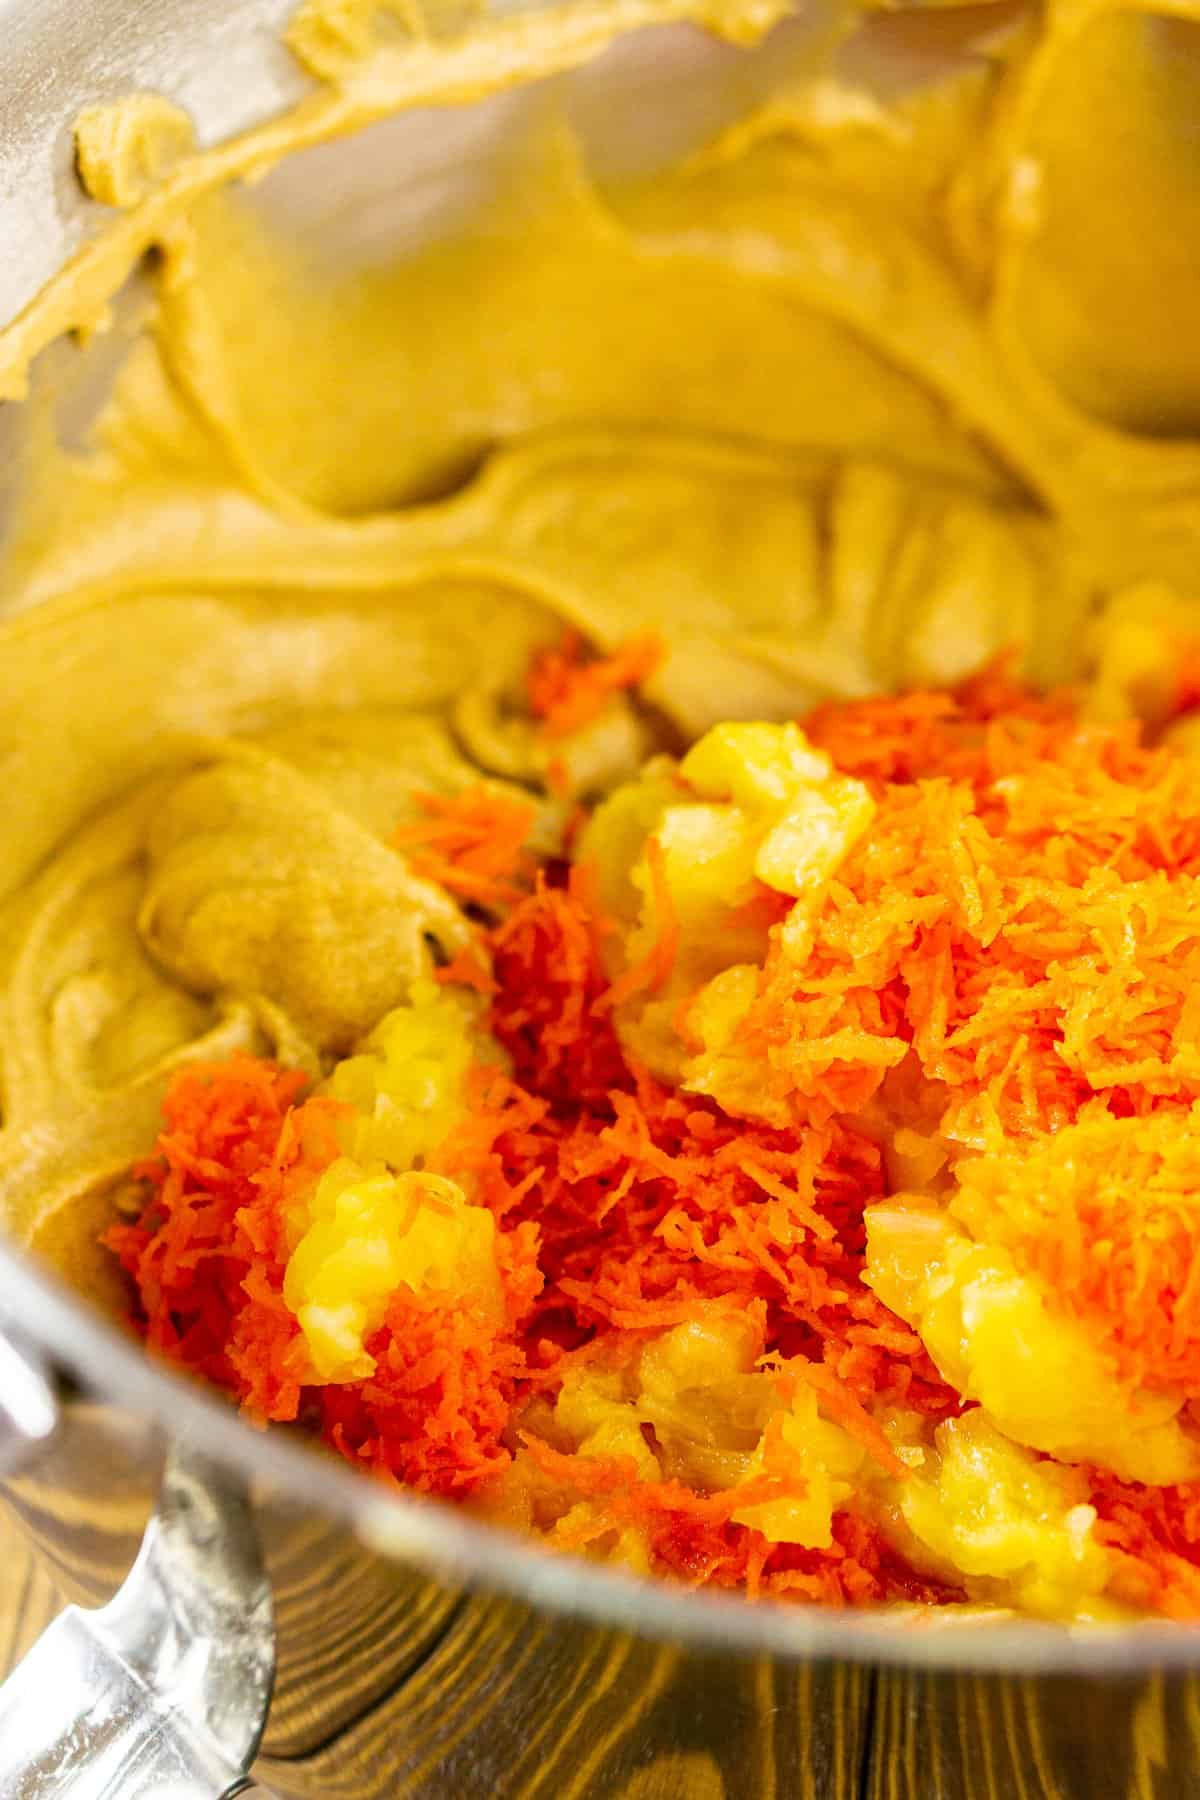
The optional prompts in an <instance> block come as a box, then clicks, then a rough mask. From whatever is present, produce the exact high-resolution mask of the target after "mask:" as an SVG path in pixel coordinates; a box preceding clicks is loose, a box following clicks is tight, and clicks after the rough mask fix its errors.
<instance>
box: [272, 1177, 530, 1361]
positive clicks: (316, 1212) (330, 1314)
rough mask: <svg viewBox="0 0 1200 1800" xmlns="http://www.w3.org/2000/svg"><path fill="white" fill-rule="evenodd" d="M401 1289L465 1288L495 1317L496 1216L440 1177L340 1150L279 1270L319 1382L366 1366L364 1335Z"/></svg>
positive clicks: (499, 1299)
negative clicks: (369, 1163) (398, 1171)
mask: <svg viewBox="0 0 1200 1800" xmlns="http://www.w3.org/2000/svg"><path fill="white" fill-rule="evenodd" d="M400 1287H407V1288H410V1289H412V1290H413V1291H414V1292H416V1293H420V1292H421V1291H422V1290H423V1289H433V1290H436V1291H438V1292H440V1293H452V1294H456V1295H458V1296H465V1295H472V1296H474V1297H475V1298H476V1299H477V1300H479V1301H480V1302H482V1304H483V1305H484V1306H486V1307H487V1308H488V1309H489V1310H491V1311H493V1312H494V1313H495V1314H496V1316H497V1318H499V1317H500V1316H501V1315H502V1313H503V1296H502V1293H501V1288H500V1276H499V1271H498V1269H497V1266H496V1225H495V1221H494V1220H493V1218H492V1215H491V1213H490V1212H488V1211H487V1210H486V1209H485V1208H484V1207H481V1206H472V1205H470V1204H469V1202H468V1201H467V1199H466V1197H465V1195H464V1194H463V1191H462V1189H461V1188H460V1187H459V1186H458V1184H457V1182H453V1181H447V1180H446V1179H445V1177H444V1176H440V1175H428V1174H424V1173H416V1172H412V1171H410V1172H409V1173H407V1174H403V1175H392V1174H390V1173H389V1172H388V1170H387V1169H384V1168H381V1167H376V1168H374V1169H364V1168H363V1167H362V1165H361V1164H359V1163H355V1162H352V1161H350V1160H349V1158H343V1159H342V1160H341V1161H339V1162H336V1163H333V1164H332V1165H331V1166H330V1167H329V1168H328V1169H326V1171H325V1173H324V1174H323V1175H322V1176H321V1179H320V1181H319V1182H318V1183H317V1186H316V1190H315V1192H314V1193H313V1196H312V1199H311V1201H310V1202H309V1225H308V1229H307V1230H306V1231H305V1233H304V1235H303V1236H302V1237H301V1239H300V1241H299V1242H298V1243H297V1245H296V1247H295V1249H294V1250H293V1251H292V1254H291V1257H290V1259H289V1261H288V1265H287V1272H286V1275H285V1277H284V1288H283V1295H284V1300H285V1301H286V1303H287V1305H288V1307H289V1308H290V1309H291V1311H292V1312H293V1313H294V1314H295V1316H296V1319H297V1322H298V1323H299V1326H300V1329H301V1331H302V1332H303V1333H304V1338H305V1342H306V1343H307V1346H308V1352H309V1356H310V1357H311V1359H312V1364H313V1369H314V1371H315V1373H316V1376H317V1378H318V1380H320V1381H357V1380H360V1379H361V1378H362V1377H363V1376H365V1375H369V1374H370V1373H371V1372H372V1370H373V1369H374V1367H375V1364H374V1362H373V1360H372V1358H371V1357H370V1356H368V1354H367V1352H366V1350H365V1349H364V1347H363V1342H364V1339H365V1338H366V1337H367V1336H369V1334H370V1333H371V1331H373V1330H374V1328H375V1327H376V1326H377V1325H378V1324H379V1322H380V1320H381V1319H382V1318H383V1315H384V1312H385V1311H386V1309H387V1303H388V1300H389V1298H390V1296H391V1295H392V1294H393V1293H395V1291H396V1289H397V1288H400Z"/></svg>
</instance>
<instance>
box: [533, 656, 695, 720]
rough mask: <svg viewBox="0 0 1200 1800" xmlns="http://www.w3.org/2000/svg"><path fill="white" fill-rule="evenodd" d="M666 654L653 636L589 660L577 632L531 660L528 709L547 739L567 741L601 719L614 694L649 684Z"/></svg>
mask: <svg viewBox="0 0 1200 1800" xmlns="http://www.w3.org/2000/svg"><path fill="white" fill-rule="evenodd" d="M665 654H666V646H665V645H664V643H663V641H662V639H661V638H660V637H659V636H658V635H657V634H656V633H654V632H643V633H642V634H641V635H640V636H637V637H631V638H627V639H626V640H625V642H624V643H623V644H620V645H618V647H617V648H616V650H614V651H613V653H612V655H611V656H605V657H599V658H597V659H595V660H593V661H589V660H588V659H587V655H586V652H585V648H584V642H583V639H582V637H581V636H580V634H579V633H578V632H577V631H568V632H566V633H564V635H563V636H562V638H560V640H559V642H558V643H557V644H555V645H553V646H551V647H550V648H549V649H546V650H541V651H539V652H538V654H537V655H536V656H535V657H534V660H533V663H532V665H531V667H530V670H529V675H528V678H527V687H528V693H529V708H530V711H531V712H532V713H533V715H534V717H535V718H538V719H540V720H541V721H542V729H543V731H544V732H545V734H546V736H547V737H550V738H556V737H567V736H569V735H570V733H571V732H573V731H578V730H580V728H581V727H582V726H584V725H590V724H591V722H592V720H593V719H596V718H599V716H600V714H601V713H602V712H603V710H604V707H605V706H606V704H607V703H608V701H609V700H610V699H611V698H612V696H613V695H614V694H618V693H620V692H621V690H622V689H623V688H631V687H637V686H639V685H640V684H641V683H642V682H643V681H648V680H649V678H650V676H651V675H653V674H654V672H655V670H656V669H657V668H658V667H659V665H660V663H661V662H662V660H663V657H664V656H665Z"/></svg>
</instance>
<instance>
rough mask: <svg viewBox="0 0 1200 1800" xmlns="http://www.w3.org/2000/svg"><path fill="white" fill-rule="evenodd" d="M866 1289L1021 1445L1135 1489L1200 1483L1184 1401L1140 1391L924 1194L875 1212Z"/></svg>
mask: <svg viewBox="0 0 1200 1800" xmlns="http://www.w3.org/2000/svg"><path fill="white" fill-rule="evenodd" d="M866 1221H867V1272H866V1277H865V1279H866V1281H867V1283H868V1285H869V1286H870V1287H872V1288H874V1290H875V1292H876V1293H877V1294H878V1295H879V1297H880V1299H881V1300H882V1301H883V1302H884V1304H885V1305H886V1306H889V1307H891V1309H892V1311H893V1312H896V1313H899V1315H900V1317H901V1318H902V1319H907V1320H908V1322H909V1323H910V1324H911V1325H912V1326H913V1327H914V1328H915V1329H916V1330H917V1331H918V1333H919V1334H920V1336H921V1338H922V1340H923V1342H924V1344H925V1346H926V1348H927V1350H928V1351H929V1354H930V1355H931V1357H932V1358H933V1360H934V1362H935V1363H936V1364H937V1366H938V1368H939V1369H940V1370H941V1372H942V1374H943V1375H944V1376H945V1378H946V1380H947V1381H949V1382H950V1383H951V1384H952V1385H953V1386H954V1387H956V1388H957V1389H958V1390H959V1392H960V1393H961V1394H963V1395H964V1397H966V1398H967V1399H971V1400H977V1401H979V1402H980V1404H981V1405H982V1406H983V1407H984V1408H985V1409H986V1411H987V1413H988V1414H989V1416H990V1418H991V1419H992V1420H993V1421H994V1422H995V1424H996V1425H998V1426H999V1427H1000V1429H1001V1430H1002V1431H1003V1432H1004V1433H1005V1434H1006V1436H1007V1437H1009V1438H1012V1439H1015V1440H1016V1442H1017V1443H1019V1444H1027V1445H1029V1446H1030V1447H1031V1448H1033V1449H1035V1450H1043V1451H1047V1452H1049V1453H1050V1454H1052V1455H1054V1456H1057V1457H1060V1458H1061V1459H1062V1460H1064V1461H1066V1462H1091V1463H1095V1464H1097V1465H1098V1466H1099V1467H1101V1468H1105V1469H1109V1470H1111V1471H1112V1472H1113V1473H1114V1474H1116V1475H1118V1476H1120V1477H1122V1478H1123V1479H1125V1480H1130V1481H1146V1482H1153V1483H1167V1482H1175V1481H1191V1480H1195V1479H1196V1477H1197V1476H1200V1441H1197V1440H1196V1439H1195V1438H1193V1437H1191V1436H1190V1435H1189V1434H1188V1433H1186V1432H1185V1431H1184V1429H1183V1427H1182V1425H1181V1423H1180V1421H1179V1417H1178V1415H1179V1413H1180V1411H1181V1408H1182V1405H1183V1397H1182V1396H1179V1397H1173V1396H1171V1395H1170V1394H1161V1393H1148V1392H1145V1391H1142V1390H1132V1391H1131V1390H1130V1388H1129V1387H1128V1386H1126V1385H1122V1383H1121V1382H1119V1381H1118V1379H1117V1376H1116V1375H1115V1373H1114V1372H1113V1370H1112V1368H1111V1366H1110V1365H1109V1364H1108V1362H1107V1361H1106V1360H1105V1358H1104V1357H1103V1356H1102V1355H1101V1353H1100V1352H1099V1350H1098V1349H1097V1348H1096V1346H1095V1345H1094V1344H1093V1343H1092V1341H1091V1340H1090V1339H1089V1337H1088V1335H1087V1332H1086V1330H1085V1329H1084V1327H1083V1326H1082V1325H1081V1324H1079V1323H1078V1322H1077V1321H1076V1320H1074V1319H1070V1318H1068V1317H1065V1316H1063V1315H1062V1314H1060V1313H1056V1312H1055V1309H1054V1306H1053V1304H1052V1300H1051V1297H1050V1296H1049V1295H1048V1294H1047V1293H1046V1292H1045V1291H1044V1290H1043V1288H1042V1287H1041V1285H1040V1284H1039V1283H1038V1282H1037V1281H1036V1280H1035V1279H1033V1278H1032V1277H1031V1276H1028V1275H1025V1274H1023V1273H1021V1271H1020V1270H1019V1269H1018V1268H1017V1266H1016V1263H1015V1261H1014V1259H1013V1257H1012V1255H1011V1254H1010V1253H1009V1252H1008V1251H1007V1250H1005V1249H1004V1248H1002V1247H993V1246H989V1245H986V1244H979V1243H976V1242H975V1241H974V1240H973V1239H972V1238H970V1237H969V1236H968V1235H967V1233H966V1232H965V1231H963V1230H962V1229H961V1228H960V1227H959V1226H958V1225H957V1224H956V1223H955V1221H954V1220H953V1219H951V1218H950V1217H949V1216H948V1215H947V1214H946V1213H945V1212H943V1211H941V1210H939V1209H938V1208H937V1207H936V1206H934V1205H932V1204H931V1203H930V1202H928V1201H923V1200H921V1199H920V1198H918V1197H916V1196H911V1195H908V1196H904V1195H898V1196H896V1197H894V1198H893V1199H891V1200H889V1201H887V1202H886V1203H884V1204H881V1205H878V1206H874V1207H870V1208H868V1210H867V1213H866Z"/></svg>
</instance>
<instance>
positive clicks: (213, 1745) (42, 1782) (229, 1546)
mask: <svg viewBox="0 0 1200 1800" xmlns="http://www.w3.org/2000/svg"><path fill="white" fill-rule="evenodd" d="M0 1395H3V1411H2V1412H0V1467H7V1468H9V1469H11V1468H12V1467H14V1466H15V1464H16V1462H17V1461H18V1459H19V1452H20V1450H21V1446H22V1444H24V1449H25V1454H26V1456H27V1455H28V1453H29V1451H30V1449H31V1448H33V1449H36V1445H37V1444H38V1443H39V1442H41V1441H43V1440H44V1439H45V1437H46V1436H47V1435H48V1432H49V1430H50V1429H52V1426H53V1417H54V1412H55V1405H56V1403H55V1399H54V1391H53V1385H52V1382H51V1380H50V1378H49V1376H48V1374H47V1373H46V1371H45V1370H44V1368H43V1367H42V1366H41V1365H40V1363H39V1361H38V1359H37V1357H36V1355H35V1354H34V1353H33V1352H31V1350H30V1349H29V1348H28V1346H26V1345H24V1344H21V1343H19V1342H17V1341H16V1340H14V1339H13V1338H12V1337H11V1336H10V1337H8V1338H5V1337H4V1336H0ZM274 1668H275V1634H274V1623H273V1615H272V1607H271V1590H270V1586H269V1583H268V1581H267V1577H266V1574H265V1571H264V1568H263V1563H262V1556H261V1551H260V1546H259V1542H258V1534H257V1531H256V1529H255V1525H254V1520H253V1515H252V1512H251V1508H250V1504H249V1501H248V1499H247V1496H246V1494H245V1493H244V1492H243V1490H242V1489H241V1488H240V1486H239V1484H238V1483H237V1482H236V1481H235V1480H234V1479H233V1478H232V1477H231V1476H230V1475H229V1474H228V1473H227V1472H226V1471H225V1470H224V1469H223V1468H221V1467H219V1466H218V1465H216V1464H214V1463H212V1462H211V1461H209V1460H208V1459H207V1458H202V1457H200V1456H197V1455H195V1454H194V1453H190V1452H189V1451H188V1450H187V1448H186V1446H184V1445H183V1444H180V1443H175V1444H174V1445H172V1446H170V1447H169V1449H168V1453H167V1458H166V1463H165V1467H164V1471H163V1480H162V1488H161V1490H160V1493H159V1499H158V1507H157V1510H156V1512H155V1514H154V1517H153V1518H152V1519H151V1520H150V1523H149V1525H148V1526H147V1528H146V1534H145V1537H144V1538H143V1540H142V1546H141V1549H140V1551H139V1553H138V1556H137V1560H136V1561H135V1563H134V1565H133V1568H132V1569H131V1570H130V1572H129V1574H128V1576H127V1577H126V1579H125V1581H124V1583H123V1584H122V1586H121V1588H120V1589H119V1590H118V1592H117V1593H116V1595H115V1596H114V1597H113V1599H112V1600H110V1601H109V1603H108V1605H107V1606H103V1607H100V1608H97V1609H96V1610H94V1611H88V1610H86V1609H84V1608H82V1607H78V1606H69V1607H68V1608H67V1609H66V1611H65V1612H63V1613H61V1614H60V1615H59V1617H58V1618H57V1619H55V1621H54V1623H53V1624H52V1625H51V1626H49V1628H48V1629H47V1630H46V1631H44V1632H43V1633H42V1636H41V1637H40V1638H39V1639H38V1640H37V1642H36V1643H35V1644H34V1646H33V1648H32V1650H30V1651H29V1653H28V1655H27V1656H26V1657H25V1659H24V1661H23V1662H21V1663H20V1664H19V1665H18V1667H17V1668H16V1669H15V1670H14V1672H13V1673H12V1674H11V1675H10V1676H9V1677H8V1679H7V1681H5V1682H4V1683H3V1685H2V1686H0V1794H2V1795H4V1797H5V1800H151V1796H154V1797H155V1800H163V1796H165V1795H168V1794H169V1795H170V1796H171V1800H230V1797H231V1796H233V1795H235V1794H242V1793H249V1792H253V1793H257V1794H260V1795H263V1794H264V1793H265V1790H263V1789H262V1788H255V1789H250V1788H249V1783H248V1771H249V1767H250V1764H251V1762H252V1760H253V1758H254V1755H255V1752H256V1750H257V1748H258V1743H259V1739H260V1738H261V1736H262V1730H263V1725H264V1723H265V1721H266V1715H267V1707H268V1704H269V1701H270V1697H271V1684H272V1680H273V1677H274Z"/></svg>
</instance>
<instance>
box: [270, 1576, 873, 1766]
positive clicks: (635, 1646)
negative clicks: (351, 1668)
mask: <svg viewBox="0 0 1200 1800" xmlns="http://www.w3.org/2000/svg"><path fill="white" fill-rule="evenodd" d="M871 1682H872V1677H871V1676H870V1675H868V1674H865V1673H863V1672H862V1671H858V1670H847V1669H829V1668H807V1667H802V1668H795V1667H792V1668H789V1667H785V1666H782V1665H772V1664H770V1663H767V1662H764V1661H757V1662H754V1661H749V1662H747V1661H742V1662H737V1661H733V1660H731V1659H729V1658H723V1657H710V1658H694V1657H685V1656H684V1655H683V1654H682V1653H681V1652H680V1651H678V1650H675V1649H672V1648H670V1647H669V1646H662V1645H653V1644H647V1643H644V1642H638V1641H635V1640H632V1639H629V1638H627V1637H624V1636H623V1635H621V1634H620V1633H617V1632H611V1631H601V1630H596V1629H592V1628H587V1627H582V1626H571V1625H566V1624H562V1623H557V1622H552V1621H544V1620H540V1621H539V1620H535V1619H531V1617H530V1615H529V1614H528V1613H527V1612H526V1611H524V1609H522V1608H520V1607H517V1606H514V1605H512V1604H510V1603H508V1602H505V1601H501V1600H495V1599H490V1600H489V1599H486V1598H481V1597H476V1598H474V1599H471V1600H469V1601H467V1602H466V1603H465V1604H464V1606H463V1607H462V1608H461V1609H460V1611H459V1612H458V1614H456V1616H455V1619H454V1621H453V1624H452V1625H451V1627H450V1629H449V1630H448V1631H447V1632H446V1633H445V1634H444V1636H443V1637H442V1638H441V1639H440V1640H439V1642H438V1643H437V1645H436V1647H435V1648H434V1650H433V1651H432V1653H431V1654H430V1655H429V1656H428V1658H427V1659H426V1660H425V1661H424V1662H423V1663H422V1664H421V1665H420V1667H419V1668H417V1669H415V1670H413V1671H412V1672H411V1674H410V1675H409V1677H408V1679H407V1680H406V1681H405V1682H404V1684H403V1685H402V1686H401V1687H399V1688H398V1689H397V1691H396V1692H395V1693H393V1694H391V1695H389V1696H388V1698H387V1699H386V1700H385V1701H384V1702H382V1703H381V1704H380V1705H378V1706H377V1707H375V1708H373V1709H372V1710H371V1711H370V1712H369V1713H368V1714H366V1715H365V1716H364V1717H363V1718H361V1719H359V1720H357V1721H356V1722H355V1724H354V1725H353V1726H351V1727H350V1729H349V1730H347V1731H345V1732H343V1733H342V1734H340V1735H339V1736H338V1737H337V1738H336V1739H335V1740H334V1741H333V1742H332V1743H330V1744H328V1745H326V1746H325V1748H324V1749H323V1750H321V1751H319V1752H317V1753H315V1754H313V1755H311V1756H309V1757H307V1758H304V1759H301V1760H296V1761H283V1760H280V1759H276V1758H272V1757H265V1758H263V1759H262V1761H261V1763H260V1765H259V1770H258V1773H259V1775H260V1778H261V1780H262V1781H263V1783H264V1784H265V1785H266V1786H267V1787H268V1788H269V1789H270V1790H271V1791H272V1792H274V1793H276V1794H278V1795H280V1796H286V1797H287V1800H310V1797H311V1800H317V1796H329V1797H330V1800H367V1797H368V1796H376V1795H383V1794H386V1795H388V1796H395V1797H396V1800H401V1797H410V1796H411V1797H412V1800H434V1797H435V1796H437V1797H439V1800H440V1797H441V1796H453V1797H454V1800H793V1797H794V1800H856V1796H857V1794H858V1792H859V1788H860V1774H861V1768H862V1762H863V1757H864V1753H865V1747H866V1738H865V1726H866V1720H867V1716H868V1699H869V1693H870V1687H871Z"/></svg>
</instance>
